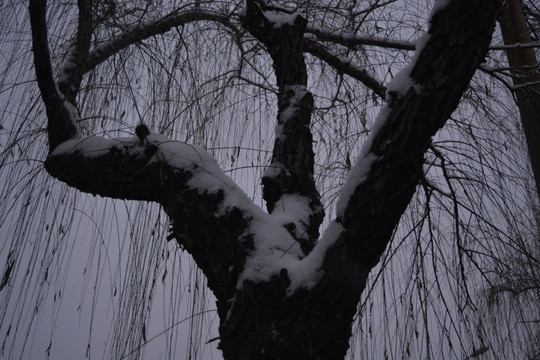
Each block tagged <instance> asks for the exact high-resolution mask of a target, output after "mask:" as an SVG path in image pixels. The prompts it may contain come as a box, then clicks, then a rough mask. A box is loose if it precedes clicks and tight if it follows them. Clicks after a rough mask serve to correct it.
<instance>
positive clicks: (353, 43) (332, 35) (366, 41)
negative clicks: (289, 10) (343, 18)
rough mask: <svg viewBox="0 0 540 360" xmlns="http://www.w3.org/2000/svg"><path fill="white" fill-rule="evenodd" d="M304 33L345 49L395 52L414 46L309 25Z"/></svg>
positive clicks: (406, 42)
mask: <svg viewBox="0 0 540 360" xmlns="http://www.w3.org/2000/svg"><path fill="white" fill-rule="evenodd" d="M306 33H308V34H313V35H315V36H316V37H317V39H319V40H322V41H328V42H332V43H335V44H340V45H343V46H347V47H357V46H362V45H371V46H378V47H383V48H388V49H396V50H414V47H415V45H416V44H415V43H414V42H410V41H401V40H392V39H386V38H379V37H374V36H369V37H366V36H361V35H358V34H354V33H348V32H343V31H342V30H340V31H337V32H336V31H333V30H330V29H325V28H323V27H321V26H317V25H314V24H311V23H309V24H308V25H307V26H306ZM308 38H309V37H308Z"/></svg>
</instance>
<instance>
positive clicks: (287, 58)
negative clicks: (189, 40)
mask: <svg viewBox="0 0 540 360" xmlns="http://www.w3.org/2000/svg"><path fill="white" fill-rule="evenodd" d="M240 21H241V22H242V25H243V26H244V28H246V29H247V30H248V31H249V32H250V33H251V34H252V35H253V36H254V37H255V38H256V39H258V40H259V41H260V42H261V43H263V44H264V45H265V47H266V49H267V51H268V53H269V54H270V56H271V58H272V61H273V67H274V72H275V75H276V82H277V85H278V89H279V91H278V119H277V120H278V121H277V128H276V140H275V142H274V149H273V153H272V161H271V163H270V165H269V166H268V168H267V170H266V171H265V173H264V175H263V179H262V183H263V198H264V200H265V201H266V205H267V208H268V211H269V212H270V213H273V212H274V213H276V212H279V213H288V214H290V213H291V212H293V213H294V212H297V213H298V209H299V208H300V209H303V210H302V211H301V212H302V213H304V214H305V215H303V216H302V217H301V218H298V217H296V218H297V221H292V222H291V223H290V233H291V234H292V235H293V236H294V237H295V238H296V239H297V240H298V241H299V242H300V244H301V245H302V248H303V250H304V252H305V253H306V254H307V253H308V252H309V251H311V249H312V248H313V247H314V246H315V244H316V241H317V239H318V237H319V227H320V225H321V223H322V220H323V218H324V209H323V207H322V204H321V197H320V194H319V192H318V191H317V188H316V186H315V180H314V177H313V166H314V153H313V136H312V134H311V129H310V126H311V113H312V111H313V96H312V95H311V93H310V92H309V91H307V89H306V85H307V69H306V64H305V62H304V54H303V43H304V41H303V35H304V30H305V26H306V23H307V21H306V20H305V19H304V18H303V17H302V16H300V15H298V14H288V13H286V14H280V15H278V16H277V17H276V15H275V14H271V13H266V12H265V9H264V6H263V5H261V4H259V3H258V2H256V1H254V0H248V1H247V2H246V8H245V9H244V12H243V13H242V14H241V16H240ZM293 218H295V217H294V216H293Z"/></svg>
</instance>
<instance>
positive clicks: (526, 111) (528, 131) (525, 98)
mask: <svg viewBox="0 0 540 360" xmlns="http://www.w3.org/2000/svg"><path fill="white" fill-rule="evenodd" d="M499 24H500V27H501V33H502V36H503V39H504V43H505V45H518V44H526V43H530V42H531V35H530V31H529V28H528V26H527V22H526V21H525V15H524V14H523V8H522V4H521V1H520V0H508V1H507V2H506V3H505V4H504V5H503V6H502V8H501V16H500V18H499ZM506 56H507V58H508V64H509V65H510V67H511V68H512V75H513V77H512V81H513V83H514V85H515V95H516V103H517V105H518V107H519V114H520V117H521V125H522V126H523V132H524V133H525V139H526V141H527V149H528V151H529V158H530V161H531V168H532V171H533V176H534V180H535V183H536V190H537V193H538V196H539V197H540V118H539V117H538V113H539V111H540V70H539V68H538V60H537V58H536V54H535V52H534V49H533V48H519V47H516V48H514V49H507V50H506Z"/></svg>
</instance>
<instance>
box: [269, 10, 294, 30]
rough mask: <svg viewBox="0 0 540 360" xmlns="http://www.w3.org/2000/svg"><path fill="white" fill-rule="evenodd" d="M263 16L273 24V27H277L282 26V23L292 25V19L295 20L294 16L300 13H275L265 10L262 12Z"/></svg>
mask: <svg viewBox="0 0 540 360" xmlns="http://www.w3.org/2000/svg"><path fill="white" fill-rule="evenodd" d="M264 16H265V17H266V18H267V19H268V21H270V22H271V23H272V24H273V25H274V28H275V29H277V28H280V27H282V26H283V25H294V20H296V18H297V17H298V16H300V14H287V13H280V14H277V13H271V12H268V11H267V12H265V13H264Z"/></svg>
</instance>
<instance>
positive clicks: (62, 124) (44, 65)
mask: <svg viewBox="0 0 540 360" xmlns="http://www.w3.org/2000/svg"><path fill="white" fill-rule="evenodd" d="M28 9H29V12H30V24H31V26H32V45H33V46H32V50H33V52H34V67H35V69H36V77H37V83H38V86H39V90H40V92H41V97H42V98H43V102H44V103H45V108H46V111H47V121H48V123H47V132H48V135H49V151H52V150H54V148H56V147H57V146H58V145H59V144H61V143H62V142H64V141H66V140H69V139H71V138H73V137H75V136H77V135H78V134H79V130H78V128H77V124H76V123H75V119H76V118H77V117H78V114H77V110H76V109H75V107H74V106H73V105H72V104H71V103H69V102H67V101H66V100H65V99H64V96H63V95H62V94H60V93H59V91H58V88H57V86H56V83H55V81H54V78H53V72H52V68H51V57H50V54H49V42H48V39H47V25H46V24H47V23H46V19H45V14H46V11H47V2H46V1H45V0H30V5H29V8H28Z"/></svg>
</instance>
